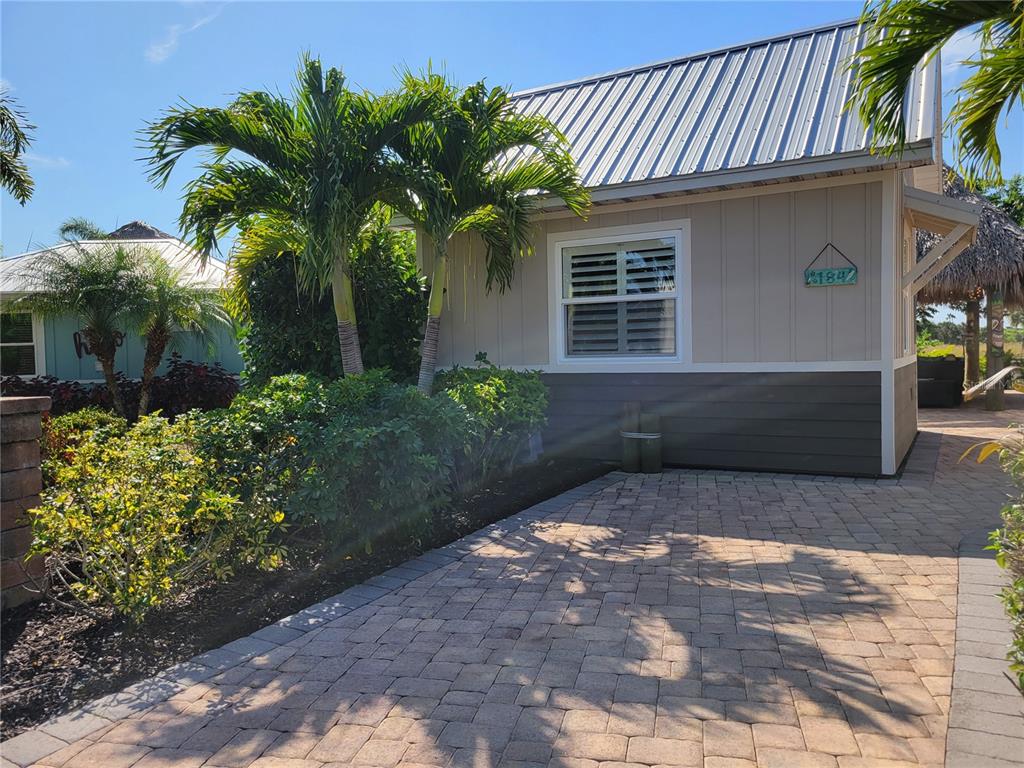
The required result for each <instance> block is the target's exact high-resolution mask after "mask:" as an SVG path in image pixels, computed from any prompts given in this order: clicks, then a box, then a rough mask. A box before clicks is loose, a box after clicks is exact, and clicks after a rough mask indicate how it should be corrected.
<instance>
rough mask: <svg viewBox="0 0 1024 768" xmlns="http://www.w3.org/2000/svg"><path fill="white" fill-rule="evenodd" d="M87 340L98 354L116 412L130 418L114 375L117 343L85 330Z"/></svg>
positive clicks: (95, 353) (90, 347)
mask: <svg viewBox="0 0 1024 768" xmlns="http://www.w3.org/2000/svg"><path fill="white" fill-rule="evenodd" d="M85 341H86V343H87V344H88V345H89V349H91V350H92V353H93V354H94V355H96V360H98V361H99V364H100V369H101V370H102V371H103V380H104V381H105V382H106V384H107V391H108V392H110V402H111V403H112V404H113V406H114V412H115V413H116V414H117V415H118V416H121V417H123V418H128V414H126V413H125V407H124V399H123V398H122V397H121V388H120V387H118V386H117V377H116V376H115V375H114V358H115V356H116V355H117V345H116V344H114V343H113V342H108V341H107V340H105V339H101V338H98V337H97V336H96V335H95V334H93V333H90V332H89V330H88V329H86V331H85Z"/></svg>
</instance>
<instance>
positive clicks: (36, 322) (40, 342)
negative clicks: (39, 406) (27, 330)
mask: <svg viewBox="0 0 1024 768" xmlns="http://www.w3.org/2000/svg"><path fill="white" fill-rule="evenodd" d="M0 312H2V313H3V314H5V315H31V316H32V350H33V352H34V357H35V359H34V361H33V362H34V363H35V373H33V374H26V373H19V374H11V375H16V376H19V377H21V378H23V379H31V378H35V377H36V376H45V375H46V344H45V337H44V336H43V318H42V316H41V315H39V314H38V313H36V312H29V311H28V310H24V309H16V308H15V307H0ZM4 346H7V345H4ZM12 346H17V345H12ZM24 346H28V345H24ZM5 375H6V374H5Z"/></svg>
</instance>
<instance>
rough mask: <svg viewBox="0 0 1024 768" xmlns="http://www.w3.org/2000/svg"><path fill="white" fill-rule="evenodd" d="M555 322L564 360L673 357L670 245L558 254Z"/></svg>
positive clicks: (571, 249) (633, 243)
mask: <svg viewBox="0 0 1024 768" xmlns="http://www.w3.org/2000/svg"><path fill="white" fill-rule="evenodd" d="M561 260H562V261H561V267H562V303H563V305H564V307H563V313H562V318H561V321H562V323H563V327H564V329H565V339H566V349H565V354H566V355H567V356H570V357H586V356H594V357H601V356H619V355H638V356H652V355H674V354H675V353H676V338H675V328H676V299H675V297H676V296H677V295H678V294H677V290H676V288H677V286H676V239H675V238H674V237H660V238H643V237H641V238H637V239H635V240H623V241H622V242H614V243H602V244H598V245H581V246H568V247H565V248H563V249H562V253H561Z"/></svg>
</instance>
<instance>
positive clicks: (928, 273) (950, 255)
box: [912, 235, 974, 296]
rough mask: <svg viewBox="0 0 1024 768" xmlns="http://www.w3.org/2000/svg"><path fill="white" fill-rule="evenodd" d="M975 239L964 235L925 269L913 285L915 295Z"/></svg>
mask: <svg viewBox="0 0 1024 768" xmlns="http://www.w3.org/2000/svg"><path fill="white" fill-rule="evenodd" d="M973 241H974V238H973V237H971V236H970V235H964V236H963V237H961V238H960V239H959V240H957V241H956V243H955V244H954V245H953V247H952V248H950V249H949V251H948V252H947V253H946V254H945V256H943V257H942V258H941V259H940V260H939V261H937V262H935V263H934V264H932V265H931V266H930V267H928V269H927V270H925V273H924V274H923V275H921V276H920V277H919V278H917V280H915V281H914V284H913V286H912V289H913V293H914V295H915V296H916V295H917V294H918V292H919V291H920V290H921V289H922V288H924V287H925V286H926V285H928V283H930V282H931V281H932V280H933V279H934V278H935V276H936V275H937V274H939V272H941V271H942V270H943V269H944V268H945V267H946V265H947V264H949V263H950V262H951V261H953V259H955V258H956V257H957V256H959V255H960V254H961V253H963V252H964V251H965V250H967V248H968V247H969V246H970V245H971V243H972V242H973Z"/></svg>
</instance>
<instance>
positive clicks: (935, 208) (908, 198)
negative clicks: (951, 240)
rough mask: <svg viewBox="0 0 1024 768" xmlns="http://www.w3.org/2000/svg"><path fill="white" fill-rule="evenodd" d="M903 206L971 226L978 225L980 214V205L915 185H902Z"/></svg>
mask: <svg viewBox="0 0 1024 768" xmlns="http://www.w3.org/2000/svg"><path fill="white" fill-rule="evenodd" d="M903 207H904V208H909V209H910V210H911V211H919V212H921V213H923V214H926V215H928V216H934V217H935V218H937V219H946V220H947V221H951V222H955V223H960V224H970V225H971V226H972V227H974V226H977V225H978V216H979V215H980V214H981V206H980V205H976V204H974V203H969V202H967V201H966V200H958V199H956V198H953V197H946V196H945V195H936V194H935V193H933V192H927V191H925V190H923V189H918V188H917V187H904V189H903Z"/></svg>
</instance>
